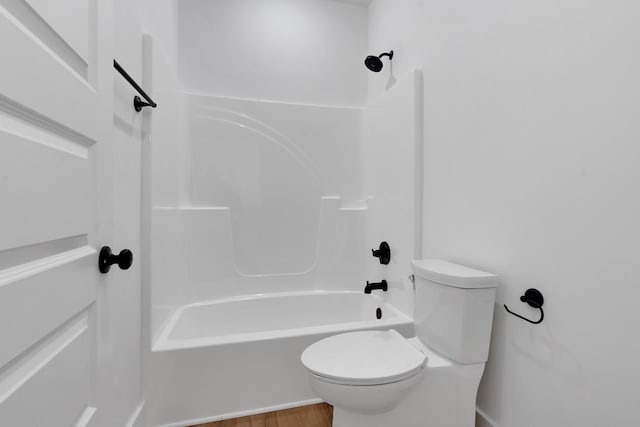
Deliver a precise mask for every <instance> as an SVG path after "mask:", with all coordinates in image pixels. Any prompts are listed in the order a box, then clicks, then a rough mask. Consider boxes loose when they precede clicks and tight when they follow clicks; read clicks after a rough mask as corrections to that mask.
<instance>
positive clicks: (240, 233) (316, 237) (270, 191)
mask: <svg viewBox="0 0 640 427" xmlns="http://www.w3.org/2000/svg"><path fill="white" fill-rule="evenodd" d="M185 105H186V122H185V124H186V126H185V129H187V132H186V133H187V136H186V146H187V154H186V159H187V160H186V163H187V166H186V167H185V170H186V175H187V176H186V178H185V181H186V182H187V185H186V194H184V195H183V196H182V200H181V201H180V200H176V201H175V202H174V203H167V202H166V200H165V201H163V205H154V208H153V210H152V240H155V241H156V242H159V244H157V245H154V251H153V259H152V264H153V268H152V274H153V276H154V278H153V283H154V293H155V296H154V304H153V306H154V312H155V313H156V315H157V318H156V319H154V322H153V324H154V325H156V328H155V329H156V331H155V332H156V333H154V334H153V335H154V336H157V332H158V330H159V329H160V328H161V327H162V325H163V324H164V320H166V318H168V316H170V314H171V313H172V312H174V311H175V309H177V308H178V307H180V306H183V305H185V304H190V303H193V302H195V301H206V300H212V299H216V298H224V297H230V296H235V295H248V294H255V293H265V292H283V291H299V290H305V289H306V290H313V289H354V290H356V289H359V287H360V283H361V282H362V280H364V279H365V277H364V275H365V274H364V271H365V267H364V265H365V263H366V260H367V258H366V257H367V255H368V248H367V246H368V244H367V242H366V237H365V225H366V221H367V215H368V204H369V203H368V201H367V198H366V195H365V194H364V191H363V188H362V178H363V177H362V176H363V174H364V170H363V169H364V168H363V165H362V158H363V156H362V153H361V143H362V131H361V127H362V121H363V115H364V112H363V110H362V109H360V108H348V107H333V106H314V105H300V104H287V103H279V102H267V101H253V100H242V99H230V98H220V97H213V96H200V95H189V94H187V95H186V101H185ZM160 242H162V243H160ZM168 259H171V260H173V261H172V262H171V263H170V264H168V263H167V262H166V260H168Z"/></svg>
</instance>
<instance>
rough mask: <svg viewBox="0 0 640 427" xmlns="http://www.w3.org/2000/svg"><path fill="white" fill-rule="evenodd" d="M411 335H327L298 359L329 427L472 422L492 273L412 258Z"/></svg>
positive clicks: (454, 426) (459, 426)
mask: <svg viewBox="0 0 640 427" xmlns="http://www.w3.org/2000/svg"><path fill="white" fill-rule="evenodd" d="M411 264H412V268H413V273H414V278H415V306H414V320H415V336H414V337H409V338H407V337H403V336H402V335H400V334H399V333H398V332H396V331H395V330H393V329H391V330H388V331H357V332H348V333H344V334H339V335H334V336H331V337H328V338H325V339H322V340H320V341H318V342H316V343H314V344H312V345H310V346H309V347H307V348H306V349H305V350H304V352H303V353H302V356H301V361H302V364H303V365H304V366H305V368H306V369H307V372H308V375H309V382H310V385H311V388H312V389H313V391H314V392H315V393H316V394H317V395H318V396H319V397H320V398H322V399H323V400H325V401H326V402H328V403H330V404H332V405H333V406H334V412H333V427H365V426H366V427H425V426H428V427H472V426H474V425H475V407H476V394H477V391H478V385H479V384H480V379H481V378H482V373H483V372H484V365H485V362H486V361H487V357H488V354H489V342H490V336H491V324H492V319H493V308H494V304H495V293H496V286H497V277H496V276H495V275H494V274H490V273H485V272H483V271H479V270H475V269H472V268H469V267H464V266H461V265H458V264H454V263H451V262H448V261H443V260H435V259H426V260H416V261H413V262H412V263H411Z"/></svg>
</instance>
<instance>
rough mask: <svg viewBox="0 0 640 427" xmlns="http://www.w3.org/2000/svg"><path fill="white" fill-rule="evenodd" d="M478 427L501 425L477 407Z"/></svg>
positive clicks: (496, 426)
mask: <svg viewBox="0 0 640 427" xmlns="http://www.w3.org/2000/svg"><path fill="white" fill-rule="evenodd" d="M476 427H499V426H498V424H496V422H495V421H493V420H492V419H491V418H490V417H489V416H488V415H487V414H485V413H484V411H483V410H482V409H480V408H476Z"/></svg>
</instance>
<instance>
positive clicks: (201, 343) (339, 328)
mask: <svg viewBox="0 0 640 427" xmlns="http://www.w3.org/2000/svg"><path fill="white" fill-rule="evenodd" d="M313 295H363V293H362V292H361V291H349V290H310V291H309V290H307V291H295V292H273V293H259V294H247V295H237V296H233V297H225V298H217V299H214V300H208V301H198V302H195V303H191V304H186V305H183V306H181V307H179V308H177V309H176V310H175V312H174V313H173V314H172V315H171V317H170V318H169V321H168V322H167V323H166V324H165V326H164V328H163V329H162V331H161V332H160V334H159V335H158V337H157V339H156V340H155V341H154V342H153V343H152V346H151V351H152V352H154V353H155V352H164V351H176V350H186V349H196V348H203V347H214V346H220V345H229V344H241V343H247V342H255V341H270V340H276V339H282V338H288V337H299V336H307V335H316V334H326V333H341V332H347V331H354V330H366V329H378V330H380V329H392V328H395V327H399V326H400V327H401V326H407V325H408V324H411V325H412V324H413V319H412V318H411V317H409V316H407V315H406V314H405V313H403V312H402V311H400V310H399V309H398V308H396V307H395V306H393V305H392V304H390V303H389V302H387V301H385V299H384V298H382V296H380V295H367V296H366V297H367V298H375V299H376V301H377V302H379V304H380V306H381V307H383V309H384V310H385V311H387V312H389V311H390V312H392V313H393V317H392V318H391V319H389V320H386V319H384V318H383V319H381V320H377V319H376V320H360V321H353V322H342V323H326V324H322V325H318V326H307V327H301V328H291V329H277V330H270V331H261V332H249V333H242V334H229V335H220V336H209V337H200V338H189V339H180V340H175V339H169V336H170V335H171V333H172V331H173V330H174V328H175V326H176V324H177V323H178V321H179V320H180V317H181V316H182V315H183V313H184V312H185V311H187V310H189V309H192V308H196V307H204V306H210V305H218V304H225V303H232V302H239V301H249V300H268V299H274V298H282V297H296V296H313Z"/></svg>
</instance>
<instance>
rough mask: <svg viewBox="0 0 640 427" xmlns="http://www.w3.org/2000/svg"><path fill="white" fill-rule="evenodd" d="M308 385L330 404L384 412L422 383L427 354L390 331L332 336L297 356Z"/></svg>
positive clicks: (375, 412)
mask: <svg viewBox="0 0 640 427" xmlns="http://www.w3.org/2000/svg"><path fill="white" fill-rule="evenodd" d="M301 360H302V364H303V365H304V366H305V367H306V368H307V370H308V372H309V382H310V384H311V388H312V389H313V390H314V391H315V392H316V394H317V395H318V396H320V397H321V398H323V399H324V400H325V401H327V402H329V403H331V404H332V405H334V406H340V407H344V408H347V409H349V410H352V411H361V412H363V413H371V414H377V413H381V412H386V411H388V410H390V409H392V408H393V407H395V406H396V405H397V403H398V402H399V401H400V400H401V399H402V398H403V397H404V396H405V395H406V394H407V392H408V391H409V390H410V389H412V388H413V387H414V386H415V385H416V384H418V383H419V382H420V381H422V378H423V374H424V368H425V365H426V360H427V357H426V355H425V354H424V353H422V352H421V351H420V350H418V349H416V348H415V347H413V346H412V345H411V344H410V343H409V342H408V341H407V340H406V339H405V338H404V337H403V336H402V335H400V334H399V333H398V332H396V331H395V330H393V329H392V330H389V331H386V332H385V331H362V332H350V333H346V334H340V335H335V336H332V337H329V338H326V339H323V340H321V341H318V342H316V343H315V344H313V345H311V346H309V347H307V349H306V350H305V351H304V352H303V353H302V356H301Z"/></svg>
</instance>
